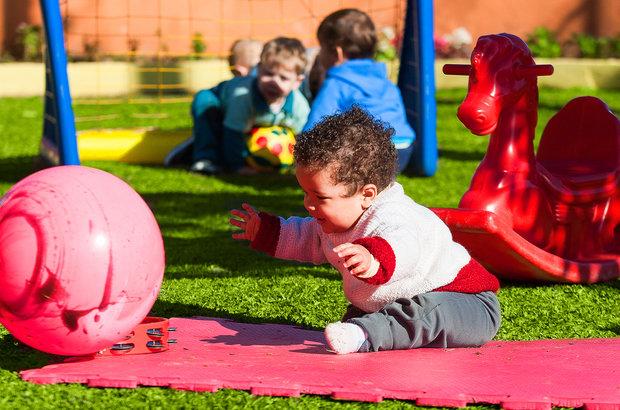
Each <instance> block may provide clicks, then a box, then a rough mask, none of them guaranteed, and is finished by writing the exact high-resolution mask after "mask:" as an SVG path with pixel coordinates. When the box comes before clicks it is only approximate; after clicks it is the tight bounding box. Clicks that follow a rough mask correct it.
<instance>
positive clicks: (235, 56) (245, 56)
mask: <svg viewBox="0 0 620 410" xmlns="http://www.w3.org/2000/svg"><path fill="white" fill-rule="evenodd" d="M262 50H263V44H262V43H261V42H260V41H257V40H251V39H240V40H236V41H235V42H234V43H233V45H232V46H231V47H230V54H229V56H228V65H229V66H230V71H231V72H232V74H233V75H234V76H235V77H243V76H246V75H250V74H251V73H255V72H256V66H257V65H258V63H259V62H260V54H261V51H262Z"/></svg>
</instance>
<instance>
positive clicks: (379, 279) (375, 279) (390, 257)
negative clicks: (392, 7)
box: [353, 236, 396, 285]
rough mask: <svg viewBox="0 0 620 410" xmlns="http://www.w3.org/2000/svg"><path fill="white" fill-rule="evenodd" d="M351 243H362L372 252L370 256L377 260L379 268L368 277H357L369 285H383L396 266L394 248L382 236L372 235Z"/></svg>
mask: <svg viewBox="0 0 620 410" xmlns="http://www.w3.org/2000/svg"><path fill="white" fill-rule="evenodd" d="M353 243H355V244H358V245H362V246H363V247H364V248H366V249H368V251H369V252H370V253H371V254H372V256H373V257H374V258H375V260H377V262H379V270H378V271H377V273H376V274H375V275H374V276H372V277H370V278H358V279H359V280H363V281H364V282H366V283H369V284H371V285H383V284H384V283H387V282H388V281H389V280H390V278H391V277H392V275H393V274H394V269H395V268H396V256H395V255H394V250H393V249H392V247H391V246H390V244H389V243H388V242H387V241H386V240H385V239H383V238H380V237H378V236H373V237H370V238H360V239H357V240H355V241H353Z"/></svg>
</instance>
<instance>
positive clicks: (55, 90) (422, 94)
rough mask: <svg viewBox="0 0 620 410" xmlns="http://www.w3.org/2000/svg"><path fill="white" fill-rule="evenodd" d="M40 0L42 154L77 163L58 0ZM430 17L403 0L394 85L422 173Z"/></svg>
mask: <svg viewBox="0 0 620 410" xmlns="http://www.w3.org/2000/svg"><path fill="white" fill-rule="evenodd" d="M40 3H41V11H42V14H43V21H44V25H45V37H46V40H47V41H46V44H47V51H46V55H45V84H46V85H45V114H44V120H43V136H42V139H41V155H42V157H43V158H44V159H46V160H47V161H48V162H50V163H53V164H62V165H78V164H79V163H80V160H79V155H78V148H77V139H76V132H75V118H74V116H73V108H72V105H71V93H70V90H69V81H68V77H67V54H66V51H65V46H64V33H63V27H62V18H61V15H60V4H59V0H40ZM433 18H434V16H433V0H407V10H406V15H405V24H404V34H403V42H402V50H401V56H400V68H399V72H398V87H399V88H400V91H401V94H402V97H403V101H404V104H405V109H406V112H407V119H408V120H409V123H410V124H411V125H412V126H413V128H414V130H415V132H416V141H415V143H414V144H415V149H414V154H413V158H412V160H411V163H410V166H409V168H410V170H412V171H414V172H415V173H416V174H418V175H423V176H432V175H434V174H435V172H436V170H437V136H436V123H437V119H436V115H437V106H436V102H435V70H434V64H435V50H434V43H433Z"/></svg>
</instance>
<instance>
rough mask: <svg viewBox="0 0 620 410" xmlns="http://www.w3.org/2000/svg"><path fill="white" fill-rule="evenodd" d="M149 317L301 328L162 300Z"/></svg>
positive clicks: (262, 318) (271, 320)
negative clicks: (217, 319) (199, 318)
mask: <svg viewBox="0 0 620 410" xmlns="http://www.w3.org/2000/svg"><path fill="white" fill-rule="evenodd" d="M149 316H158V317H166V318H171V317H187V318H190V317H194V316H205V317H216V318H221V319H230V320H234V321H235V322H240V323H275V324H283V325H294V326H299V323H298V322H295V321H292V320H286V319H284V318H272V319H269V318H265V317H259V316H252V315H251V314H250V313H249V312H244V313H230V312H228V311H225V310H217V309H207V308H205V307H203V306H199V305H194V304H183V303H171V302H166V301H162V300H159V299H158V300H157V301H156V302H155V304H154V305H153V308H152V309H151V312H150V313H149ZM304 328H306V329H314V330H322V328H312V327H309V326H304Z"/></svg>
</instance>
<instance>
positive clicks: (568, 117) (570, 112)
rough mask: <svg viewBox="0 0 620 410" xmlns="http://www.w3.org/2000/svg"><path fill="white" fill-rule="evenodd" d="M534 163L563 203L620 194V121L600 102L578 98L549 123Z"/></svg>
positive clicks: (544, 181)
mask: <svg viewBox="0 0 620 410" xmlns="http://www.w3.org/2000/svg"><path fill="white" fill-rule="evenodd" d="M536 159H537V168H538V174H539V176H540V179H541V180H542V181H543V183H544V184H543V185H544V186H545V188H547V189H548V190H550V191H551V193H552V194H554V195H556V196H558V197H559V199H560V200H561V201H562V202H566V203H585V202H592V201H596V202H597V201H601V200H605V199H606V198H608V197H610V196H612V195H615V194H616V192H617V191H619V190H620V188H619V187H620V121H619V120H618V118H617V117H616V116H615V115H614V114H613V113H612V112H611V111H610V110H609V107H608V106H607V105H606V104H605V103H604V102H603V101H601V100H599V99H598V98H595V97H578V98H575V99H573V100H571V101H570V102H568V104H566V105H565V106H564V107H563V108H562V109H561V110H560V111H558V113H556V114H555V115H554V116H553V117H552V118H551V119H550V120H549V123H548V124H547V126H546V127H545V129H544V131H543V134H542V137H541V140H540V145H539V147H538V152H537V154H536Z"/></svg>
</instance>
